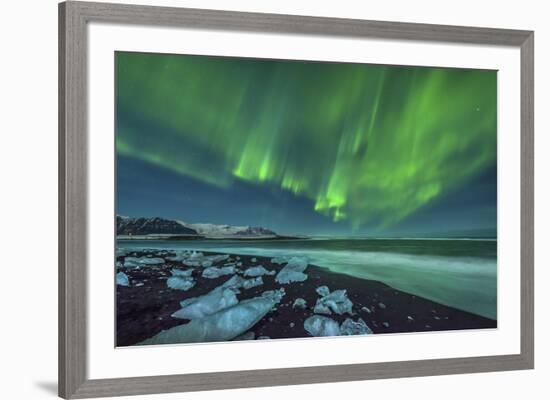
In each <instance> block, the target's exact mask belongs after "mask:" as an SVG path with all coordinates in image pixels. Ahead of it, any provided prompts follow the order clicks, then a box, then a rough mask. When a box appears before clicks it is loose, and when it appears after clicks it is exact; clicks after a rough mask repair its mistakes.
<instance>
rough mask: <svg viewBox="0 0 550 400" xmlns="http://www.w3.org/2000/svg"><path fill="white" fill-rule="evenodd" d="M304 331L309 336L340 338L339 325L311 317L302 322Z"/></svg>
mask: <svg viewBox="0 0 550 400" xmlns="http://www.w3.org/2000/svg"><path fill="white" fill-rule="evenodd" d="M304 329H305V330H306V331H307V332H308V333H309V334H310V335H311V336H340V325H338V322H336V321H335V320H333V319H331V318H328V317H324V316H321V315H313V316H311V317H309V318H308V319H306V320H305V321H304Z"/></svg>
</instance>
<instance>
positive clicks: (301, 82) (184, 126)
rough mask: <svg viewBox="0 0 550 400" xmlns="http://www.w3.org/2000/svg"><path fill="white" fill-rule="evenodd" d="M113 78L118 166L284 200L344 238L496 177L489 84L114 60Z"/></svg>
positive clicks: (372, 69) (405, 73)
mask: <svg viewBox="0 0 550 400" xmlns="http://www.w3.org/2000/svg"><path fill="white" fill-rule="evenodd" d="M116 77H117V80H116V96H117V97H116V100H117V124H116V144H117V154H119V155H120V156H123V157H129V158H132V159H137V160H141V161H143V162H145V163H148V164H151V165H154V166H156V167H161V168H163V169H166V170H169V171H171V172H172V173H177V174H179V175H182V176H185V177H189V178H192V179H195V180H197V181H200V182H203V183H205V184H207V185H211V186H215V187H217V188H231V186H232V185H234V184H235V182H246V183H247V184H250V185H257V186H261V187H269V188H271V190H278V191H287V192H291V193H293V194H294V195H295V196H296V197H297V198H305V199H308V200H310V201H311V208H312V209H313V210H315V212H317V213H319V214H321V215H323V216H326V217H327V218H330V219H331V220H332V221H334V222H338V223H346V224H349V226H350V229H359V228H361V227H363V226H365V225H372V226H382V227H391V226H393V225H395V224H397V223H399V222H400V221H403V220H404V219H406V218H407V217H410V216H412V215H414V214H415V212H417V211H418V210H420V209H421V208H422V207H425V206H429V205H430V204H432V203H434V202H436V201H437V200H438V199H440V198H442V196H445V195H448V194H449V193H452V192H453V191H455V190H457V188H460V187H461V186H462V185H466V184H467V183H468V182H469V180H471V179H472V178H473V177H475V176H477V175H480V174H482V173H483V172H484V171H487V170H488V169H491V168H496V167H495V166H496V150H497V147H496V140H497V134H496V131H497V115H496V109H497V100H496V96H497V88H496V85H497V72H496V71H485V70H464V69H444V68H421V67H397V66H378V65H366V64H344V63H317V62H297V61H278V60H257V59H243V58H222V57H202V56H181V55H158V54H143V53H125V52H122V53H121V52H118V53H116ZM495 206H496V204H495ZM187 218H190V217H189V216H187ZM204 222H218V223H222V222H223V221H204Z"/></svg>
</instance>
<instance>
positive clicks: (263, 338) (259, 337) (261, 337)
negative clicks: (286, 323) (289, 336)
mask: <svg viewBox="0 0 550 400" xmlns="http://www.w3.org/2000/svg"><path fill="white" fill-rule="evenodd" d="M267 339H271V338H270V337H269V336H258V339H256V340H267Z"/></svg>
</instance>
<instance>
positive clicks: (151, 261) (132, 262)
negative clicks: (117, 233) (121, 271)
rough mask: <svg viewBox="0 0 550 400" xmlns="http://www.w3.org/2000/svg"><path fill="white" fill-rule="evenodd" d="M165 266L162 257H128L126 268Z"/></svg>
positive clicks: (125, 260)
mask: <svg viewBox="0 0 550 400" xmlns="http://www.w3.org/2000/svg"><path fill="white" fill-rule="evenodd" d="M159 264H164V259H163V258H160V257H126V258H125V259H124V266H125V267H126V268H140V267H143V266H147V265H159Z"/></svg>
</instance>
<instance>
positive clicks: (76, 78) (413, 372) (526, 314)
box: [59, 1, 534, 399]
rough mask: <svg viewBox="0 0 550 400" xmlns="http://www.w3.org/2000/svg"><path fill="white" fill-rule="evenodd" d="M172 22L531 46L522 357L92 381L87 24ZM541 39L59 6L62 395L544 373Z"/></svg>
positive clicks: (524, 60) (525, 70) (525, 111)
mask: <svg viewBox="0 0 550 400" xmlns="http://www.w3.org/2000/svg"><path fill="white" fill-rule="evenodd" d="M92 21H93V22H109V23H120V24H140V25H162V26H176V27H195V28H210V29H221V30H234V31H235V30H238V31H250V32H277V33H289V34H299V33H302V34H311V35H328V36H343V37H360V38H384V39H401V40H420V41H437V42H444V43H471V44H487V45H500V46H513V47H517V48H520V49H521V265H520V266H518V268H521V352H520V354H507V355H498V356H487V357H466V358H451V359H437V360H411V361H402V362H382V363H370V364H350V365H331V366H318V367H307V368H283V369H271V370H249V371H236V372H220V373H197V374H185V375H169V376H146V377H132V378H121V379H100V380H93V379H92V380H90V379H88V376H87V371H86V360H87V354H86V344H87V337H86V335H87V334H86V325H87V313H86V308H87V306H86V304H87V293H86V291H87V289H86V274H87V273H86V270H87V267H88V266H87V261H86V260H87V251H88V250H87V247H86V243H87V241H86V239H87V175H88V164H87V152H88V150H87V128H86V126H87V124H86V119H87V87H86V81H87V71H86V65H87V24H88V22H92ZM533 44H534V34H533V32H532V31H521V30H509V29H489V28H474V27H457V26H443V25H428V24H411V23H396V22H379V21H363V20H351V19H339V18H318V17H304V16H293V15H275V14H258V13H241V12H228V11H214V10H198V9H184V8H168V7H152V6H134V5H122V4H107V3H91V2H72V1H71V2H65V3H61V4H59V395H60V396H61V397H63V398H75V399H76V398H90V397H103V396H121V395H137V394H150V393H167V392H184V391H198V390H213V389H229V388H245V387H261V386H276V385H295V384H306V383H321V382H342V381H353V380H364V379H383V378H396V377H413V376H424V375H443V374H459V373H472V372H485V371H504V370H519V369H531V368H533V367H534V329H533V328H534V320H533V319H534V304H533V301H534V294H533V290H534V272H533V252H534V248H533V235H534V230H533V226H534V200H533V193H534V183H533V177H534V169H533V168H534V162H533V157H534V154H533V153H534V143H533V139H534V138H533V129H534V124H533V113H534V112H533V110H534V105H533V100H534V93H533V91H534V65H533V51H534V45H533Z"/></svg>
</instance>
